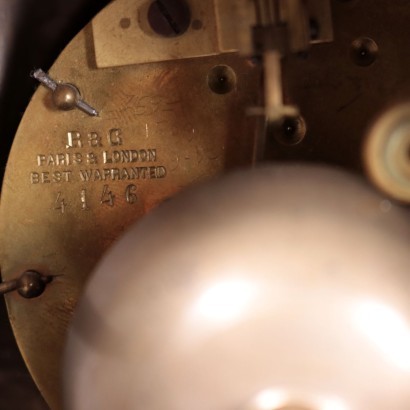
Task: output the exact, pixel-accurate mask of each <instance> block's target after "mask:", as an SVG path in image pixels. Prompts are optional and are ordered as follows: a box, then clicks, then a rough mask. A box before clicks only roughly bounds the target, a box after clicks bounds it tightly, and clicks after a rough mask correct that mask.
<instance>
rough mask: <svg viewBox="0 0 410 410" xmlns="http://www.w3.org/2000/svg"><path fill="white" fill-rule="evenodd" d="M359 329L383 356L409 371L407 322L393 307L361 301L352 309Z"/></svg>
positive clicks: (409, 339) (409, 338)
mask: <svg viewBox="0 0 410 410" xmlns="http://www.w3.org/2000/svg"><path fill="white" fill-rule="evenodd" d="M353 314H354V321H355V324H356V325H357V326H358V327H359V329H360V331H361V332H362V333H364V334H365V335H366V336H367V337H368V338H369V339H370V340H371V342H372V343H373V344H374V345H375V346H376V347H377V348H378V349H379V350H380V351H381V352H382V353H383V355H384V356H385V358H386V359H387V360H389V361H390V362H391V363H393V364H394V365H396V366H397V367H399V368H400V369H402V370H405V371H407V372H409V371H410V327H409V323H408V322H407V321H406V320H405V319H404V318H403V317H402V316H401V315H400V314H399V313H398V312H396V311H395V310H394V309H392V308H391V307H389V306H386V305H383V304H381V303H378V302H374V301H369V302H363V303H361V304H360V305H359V306H358V307H357V309H356V310H355V311H354V313H353Z"/></svg>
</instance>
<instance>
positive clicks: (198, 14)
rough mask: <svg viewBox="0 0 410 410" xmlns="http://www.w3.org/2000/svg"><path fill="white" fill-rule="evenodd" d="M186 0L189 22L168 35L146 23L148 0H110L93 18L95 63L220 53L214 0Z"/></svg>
mask: <svg viewBox="0 0 410 410" xmlns="http://www.w3.org/2000/svg"><path fill="white" fill-rule="evenodd" d="M186 3H187V5H188V7H189V8H190V16H191V23H192V24H191V25H190V26H189V28H188V30H187V31H186V32H185V33H184V34H183V35H182V36H171V37H169V36H164V35H161V34H159V33H158V32H156V31H155V30H154V29H153V28H152V26H151V25H150V22H149V9H150V2H147V1H145V0H138V1H135V0H123V1H115V2H113V3H112V4H110V5H109V6H108V7H107V8H106V9H105V10H103V11H102V12H101V13H100V14H99V15H98V16H97V17H96V18H95V19H94V20H93V32H94V48H95V61H96V64H97V66H98V67H116V66H121V65H126V64H140V63H149V62H157V61H167V60H178V59H185V58H190V57H202V56H209V55H215V54H218V53H220V52H221V51H222V50H221V48H220V46H219V41H218V34H217V24H216V17H215V4H214V3H215V0H208V1H198V0H187V1H186ZM194 22H196V23H194ZM199 23H200V24H199ZM224 51H231V50H224Z"/></svg>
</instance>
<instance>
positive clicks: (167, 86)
mask: <svg viewBox="0 0 410 410" xmlns="http://www.w3.org/2000/svg"><path fill="white" fill-rule="evenodd" d="M120 17H121V16H118V20H120ZM92 40H93V39H92V30H91V26H87V27H86V28H85V29H84V30H83V31H82V32H80V33H79V35H78V36H77V37H76V38H75V39H74V40H73V41H72V42H71V43H70V44H69V45H68V47H67V48H66V49H65V50H64V52H63V53H62V54H61V56H60V57H59V59H58V60H57V62H56V63H55V65H54V66H53V67H52V69H51V71H50V75H51V76H52V77H53V78H55V79H57V80H61V81H64V82H70V83H73V84H75V85H76V86H77V87H78V88H79V89H80V91H81V94H82V96H83V98H84V100H85V101H87V102H89V103H90V104H91V105H93V106H94V107H96V108H97V109H98V110H100V117H97V118H95V117H89V116H87V115H86V114H85V113H83V112H81V111H79V110H72V111H67V112H63V111H57V110H55V109H54V108H53V106H52V99H51V94H50V92H49V91H48V90H47V89H45V88H44V87H42V86H41V87H39V88H38V89H37V91H36V92H35V94H34V96H33V99H32V101H31V103H30V105H29V107H28V109H27V111H26V113H25V115H24V117H23V120H22V122H21V125H20V127H19V130H18V132H17V135H16V138H15V141H14V144H13V148H12V151H11V154H10V158H9V162H8V166H7V170H6V176H5V179H4V185H3V190H2V201H1V207H0V241H1V243H0V262H1V269H2V276H3V279H4V280H8V279H11V278H15V277H17V276H18V275H19V274H20V273H21V272H22V271H24V270H25V269H35V270H38V271H40V272H41V273H43V274H56V275H61V276H59V277H57V278H56V279H55V280H54V281H53V282H52V283H51V284H50V285H49V286H48V287H47V288H46V291H45V292H44V294H43V295H41V296H40V297H38V298H36V299H31V300H27V299H23V298H22V297H21V296H19V295H18V294H17V293H16V292H15V293H12V294H9V295H7V298H6V299H7V305H8V310H9V316H10V320H11V323H12V326H13V329H14V332H15V336H16V339H17V341H18V344H19V347H20V349H21V351H22V354H23V356H24V358H25V360H26V362H27V365H28V367H29V369H30V371H31V374H32V375H33V378H34V379H35V381H36V383H37V384H38V386H39V388H40V390H41V391H42V393H43V394H44V396H45V398H46V400H47V401H48V403H49V405H50V407H51V408H53V409H59V408H61V395H60V391H61V389H60V372H61V368H60V365H61V361H60V359H61V353H62V349H63V345H64V339H65V335H66V329H67V326H68V324H69V322H70V320H71V317H72V312H73V309H74V308H75V305H76V302H77V299H78V296H79V294H80V292H81V289H82V288H83V285H84V282H85V281H86V279H87V276H88V275H89V272H90V271H91V270H92V269H93V268H94V266H95V265H96V263H97V262H98V260H99V258H100V256H101V255H102V254H103V252H104V251H105V250H106V249H107V247H108V246H109V245H110V244H111V243H112V242H113V241H114V240H115V239H116V238H117V236H118V235H119V234H120V233H121V232H123V231H124V230H125V229H126V228H127V226H128V225H129V224H130V223H132V222H133V221H135V220H137V219H139V218H140V217H142V216H143V215H144V214H145V213H146V212H148V211H149V210H150V209H151V208H153V207H155V206H156V205H157V204H159V203H160V202H161V201H162V200H164V199H165V198H168V197H169V196H171V195H173V194H174V193H176V192H178V191H180V190H181V189H184V188H185V187H186V186H188V185H190V184H193V183H195V182H197V181H200V180H203V179H206V178H212V177H214V176H216V175H218V174H220V173H221V172H224V171H225V170H227V169H230V168H234V167H239V166H243V165H248V164H249V163H250V161H251V155H252V144H253V142H252V141H253V130H254V129H255V126H254V125H255V124H254V121H255V120H254V119H252V118H249V117H246V116H245V115H244V111H245V108H246V107H248V106H251V105H256V103H257V101H258V96H257V90H258V87H257V85H258V84H259V76H260V73H259V69H258V68H255V67H254V66H252V65H251V64H249V63H248V62H247V61H246V60H244V59H242V58H240V57H238V56H237V55H234V54H226V55H223V56H215V57H206V58H201V59H193V60H182V61H178V62H172V61H170V62H163V63H155V64H144V65H129V66H124V67H116V68H107V69H97V68H96V66H95V60H94V53H93V41H92ZM216 65H228V66H230V67H231V68H232V69H233V70H234V71H235V73H236V78H237V83H236V85H235V87H234V89H233V90H232V91H231V92H229V93H227V94H217V93H214V92H212V91H211V89H210V88H209V86H208V81H207V76H208V73H209V72H210V70H211V69H212V68H213V67H214V66H216ZM79 141H81V144H80V142H79ZM130 160H133V161H135V162H128V161H130ZM210 200H212V198H210ZM177 234H178V232H175V235H177ZM187 251H188V250H187ZM113 275H116V272H113ZM118 280H121V278H120V277H119V278H118Z"/></svg>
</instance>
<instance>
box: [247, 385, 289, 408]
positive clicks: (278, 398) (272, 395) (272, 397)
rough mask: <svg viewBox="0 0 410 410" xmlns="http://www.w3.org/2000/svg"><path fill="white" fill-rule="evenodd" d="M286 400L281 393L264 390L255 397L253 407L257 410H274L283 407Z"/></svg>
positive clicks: (285, 396)
mask: <svg viewBox="0 0 410 410" xmlns="http://www.w3.org/2000/svg"><path fill="white" fill-rule="evenodd" d="M286 399H287V395H286V394H285V393H284V392H283V391H280V390H272V389H266V390H263V391H261V392H260V393H259V394H258V395H257V396H256V398H255V403H254V405H255V406H256V408H257V409H258V410H275V409H278V408H280V407H282V406H284V405H285V404H286Z"/></svg>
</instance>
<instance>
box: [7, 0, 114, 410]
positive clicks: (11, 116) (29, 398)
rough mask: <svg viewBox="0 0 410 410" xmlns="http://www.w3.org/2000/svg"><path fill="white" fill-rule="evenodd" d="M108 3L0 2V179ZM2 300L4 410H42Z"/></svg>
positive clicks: (77, 0)
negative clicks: (69, 48) (37, 100)
mask: <svg viewBox="0 0 410 410" xmlns="http://www.w3.org/2000/svg"><path fill="white" fill-rule="evenodd" d="M108 3H109V0H69V1H67V0H35V1H34V0H0V179H1V180H2V179H3V175H4V170H5V167H6V161H7V157H8V153H9V151H10V147H11V144H12V142H13V138H14V135H15V133H16V130H17V127H18V125H19V123H20V120H21V117H22V115H23V113H24V111H25V109H26V107H27V105H28V103H29V101H30V98H31V96H32V94H33V92H34V90H35V88H36V87H37V84H36V83H35V81H34V80H33V79H32V78H31V77H30V72H31V71H32V70H33V69H34V68H42V69H43V70H45V71H47V70H48V69H49V68H50V66H51V65H52V63H53V62H54V60H55V59H56V58H57V57H58V55H59V54H60V52H61V51H62V50H63V48H64V47H65V46H66V44H67V43H68V42H69V41H70V40H71V38H72V37H74V35H75V34H76V33H77V32H78V31H79V30H81V28H82V27H84V25H85V24H87V23H88V21H89V20H90V19H91V18H92V17H93V16H94V15H95V14H96V13H97V12H98V11H99V10H100V9H102V8H103V7H104V6H105V5H106V4H108ZM0 298H1V301H0V410H44V409H47V408H48V407H47V405H46V404H45V402H44V400H43V399H42V397H41V395H40V393H39V392H38V390H37V388H36V386H35V384H34V382H33V381H32V379H31V377H30V375H29V373H28V371H27V369H26V367H25V365H24V362H23V359H22V358H21V355H20V353H19V351H18V348H17V345H16V342H15V340H14V336H13V333H12V330H11V328H10V324H9V321H8V317H7V311H6V307H5V304H4V298H3V297H1V296H0Z"/></svg>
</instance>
